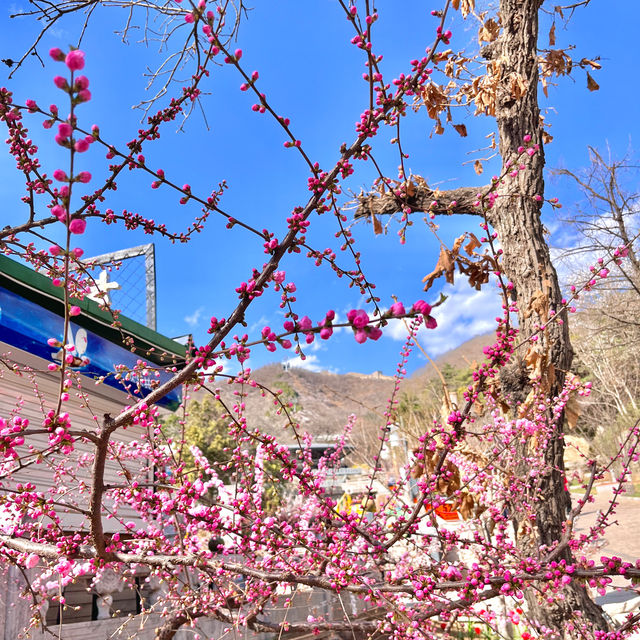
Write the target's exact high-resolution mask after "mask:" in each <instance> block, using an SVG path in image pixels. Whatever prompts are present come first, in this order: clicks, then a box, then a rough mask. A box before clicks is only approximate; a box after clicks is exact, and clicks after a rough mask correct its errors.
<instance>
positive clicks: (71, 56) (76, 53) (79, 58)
mask: <svg viewBox="0 0 640 640" xmlns="http://www.w3.org/2000/svg"><path fill="white" fill-rule="evenodd" d="M64 62H65V64H66V65H67V67H68V68H69V71H80V69H84V52H83V51H80V49H74V50H73V51H69V53H67V57H66V58H65V59H64Z"/></svg>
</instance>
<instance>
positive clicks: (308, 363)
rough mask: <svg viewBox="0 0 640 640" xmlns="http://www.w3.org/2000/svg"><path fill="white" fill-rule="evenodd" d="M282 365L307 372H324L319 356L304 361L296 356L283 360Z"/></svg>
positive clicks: (309, 357) (306, 358)
mask: <svg viewBox="0 0 640 640" xmlns="http://www.w3.org/2000/svg"><path fill="white" fill-rule="evenodd" d="M282 364H283V365H288V366H289V367H295V368H298V369H306V370H307V371H322V367H321V366H320V364H319V362H318V356H314V355H311V356H306V357H305V359H304V360H303V359H302V356H296V357H295V358H289V359H288V360H283V362H282Z"/></svg>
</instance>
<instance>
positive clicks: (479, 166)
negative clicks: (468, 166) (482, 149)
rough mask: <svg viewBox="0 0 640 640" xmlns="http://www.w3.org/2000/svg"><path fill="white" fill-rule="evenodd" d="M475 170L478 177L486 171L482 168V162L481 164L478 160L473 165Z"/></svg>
mask: <svg viewBox="0 0 640 640" xmlns="http://www.w3.org/2000/svg"><path fill="white" fill-rule="evenodd" d="M473 170H474V171H475V172H476V173H477V174H478V175H480V174H481V173H482V172H483V171H484V168H483V166H482V162H480V160H476V161H475V162H474V163H473Z"/></svg>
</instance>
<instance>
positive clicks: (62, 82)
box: [53, 76, 69, 89]
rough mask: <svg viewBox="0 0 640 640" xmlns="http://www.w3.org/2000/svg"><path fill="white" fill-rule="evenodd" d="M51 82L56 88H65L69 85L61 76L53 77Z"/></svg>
mask: <svg viewBox="0 0 640 640" xmlns="http://www.w3.org/2000/svg"><path fill="white" fill-rule="evenodd" d="M53 84H55V85H56V87H58V89H66V88H67V87H68V86H69V85H68V84H67V79H66V78H63V77H62V76H56V77H55V78H54V79H53Z"/></svg>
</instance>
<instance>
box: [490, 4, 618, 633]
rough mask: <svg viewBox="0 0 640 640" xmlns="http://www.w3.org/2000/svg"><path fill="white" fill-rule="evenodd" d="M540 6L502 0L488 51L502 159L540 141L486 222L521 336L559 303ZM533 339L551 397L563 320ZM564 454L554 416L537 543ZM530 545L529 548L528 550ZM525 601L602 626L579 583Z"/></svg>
mask: <svg viewBox="0 0 640 640" xmlns="http://www.w3.org/2000/svg"><path fill="white" fill-rule="evenodd" d="M540 5H541V1H540V0H501V2H500V15H501V19H502V28H503V30H502V34H501V36H500V38H499V40H498V41H497V42H496V43H495V45H496V46H495V47H493V49H492V51H491V57H492V58H493V59H496V60H498V61H499V63H500V65H501V79H500V86H499V89H498V96H497V104H496V120H497V125H498V132H499V141H500V154H501V156H502V159H503V163H506V162H507V161H509V159H511V160H512V161H513V160H514V159H515V158H516V157H517V156H518V151H517V149H518V147H520V146H521V145H523V138H524V136H525V135H527V134H528V135H531V136H532V139H533V141H534V142H536V143H538V144H539V145H540V151H539V152H538V153H537V154H535V155H534V156H533V157H532V158H531V159H530V160H528V162H527V163H526V164H527V169H526V170H524V171H520V172H519V173H518V176H517V177H516V178H509V179H508V180H507V181H506V184H505V186H504V188H503V190H502V192H501V194H500V195H501V196H502V197H499V198H498V199H497V200H496V201H495V204H494V207H493V209H492V210H491V212H490V222H491V224H492V226H493V227H494V229H495V230H496V231H497V233H498V238H499V241H500V243H501V248H502V249H503V252H504V253H503V257H502V269H503V271H504V273H505V275H506V277H507V278H509V280H510V281H511V282H512V283H513V285H514V289H513V299H514V300H515V301H516V302H517V305H518V321H519V326H520V332H521V335H522V336H523V337H528V336H531V335H533V334H534V333H535V331H536V330H537V329H538V326H539V325H540V324H546V322H547V320H548V318H547V317H546V315H547V312H548V310H553V311H555V310H556V309H557V308H559V307H560V306H561V302H560V301H561V298H562V296H561V293H560V288H559V285H558V277H557V274H556V271H555V269H554V267H553V265H552V263H551V258H550V255H549V247H548V245H547V243H546V241H545V238H544V233H543V226H542V223H541V220H540V209H541V204H542V201H541V200H539V199H536V198H535V196H537V195H539V196H542V195H543V193H544V179H543V169H544V150H543V147H542V139H541V127H540V110H539V107H538V96H537V93H538V92H537V89H538V61H537V40H538V11H539V9H540ZM520 80H522V81H523V82H524V85H525V87H526V89H525V91H524V95H522V96H521V97H520V98H519V99H516V97H514V95H513V86H514V83H517V84H518V85H519V86H522V85H520ZM503 169H505V166H504V165H503ZM514 182H515V184H514ZM536 345H537V347H536V348H538V349H539V350H540V353H542V354H544V353H548V356H549V362H550V364H551V365H552V369H551V375H550V381H551V389H550V392H549V395H550V397H554V396H556V395H557V394H558V392H559V391H560V390H561V389H562V385H563V383H564V378H565V374H564V372H565V371H568V370H569V367H570V366H571V361H572V358H573V350H572V348H571V343H570V341H569V331H568V325H567V323H566V318H565V322H564V323H563V324H559V323H558V322H552V323H550V324H549V326H548V329H547V330H546V331H545V332H544V333H543V334H541V335H540V338H539V341H538V342H537V343H536ZM525 348H526V347H525ZM519 355H520V356H523V355H524V354H519ZM514 367H516V368H517V367H518V365H517V364H515V365H512V369H511V375H510V376H509V378H510V380H509V382H510V385H509V389H510V391H511V396H512V400H513V401H514V402H513V404H512V407H513V409H514V411H515V410H517V407H516V406H514V405H515V404H516V403H517V402H518V401H522V399H523V397H524V396H526V395H527V389H526V386H527V382H528V380H527V376H525V375H521V373H518V372H517V371H515V372H514ZM520 371H522V367H521V366H520ZM514 373H515V375H514ZM554 373H555V375H553V374H554ZM507 374H509V372H507ZM518 387H520V388H518ZM563 453H564V442H563V433H562V418H561V419H560V423H559V424H558V425H557V428H556V431H555V433H554V435H553V436H552V439H551V442H550V445H549V446H548V447H547V448H546V449H545V450H544V452H543V453H542V455H544V457H545V460H544V461H545V463H546V467H547V469H549V472H548V473H547V475H546V476H545V477H544V478H542V482H541V484H537V486H536V487H535V488H533V487H532V488H531V489H532V491H534V490H535V491H537V496H538V497H537V498H536V522H535V527H534V529H535V534H536V535H535V536H534V537H535V538H537V540H536V541H535V547H536V549H537V547H538V545H552V544H553V543H554V542H556V541H558V540H560V538H561V535H562V526H563V523H564V521H565V517H566V509H567V507H568V506H569V505H570V498H569V494H568V492H567V491H566V490H565V488H564V461H563ZM520 471H524V469H523V470H520ZM539 482H540V480H539V479H538V483H539ZM519 544H521V545H522V546H523V551H525V552H527V553H528V552H529V549H527V548H526V547H527V545H531V541H530V539H529V538H526V539H524V537H523V539H521V540H519ZM531 551H532V552H533V548H532V549H531ZM560 557H564V558H565V559H566V560H568V561H569V560H570V558H571V553H570V550H569V549H568V548H567V549H566V551H565V552H564V554H563V555H561V556H560ZM528 600H529V606H530V609H531V618H532V619H534V620H537V621H538V622H539V623H541V624H543V625H545V626H546V627H549V628H551V629H555V630H557V631H558V632H559V633H561V634H563V635H564V623H565V622H567V621H568V620H569V619H570V618H572V617H573V615H572V614H573V612H574V611H576V610H579V611H582V612H583V617H584V618H586V620H589V621H590V622H591V623H592V624H593V625H595V626H596V627H597V628H600V629H606V628H607V623H606V621H605V619H604V617H603V615H602V611H601V609H600V607H598V606H597V605H596V604H595V603H594V602H593V601H592V600H591V598H590V597H589V595H588V593H587V592H586V590H585V589H584V588H583V587H581V586H578V585H573V584H572V585H570V586H569V587H568V588H567V589H566V590H565V599H564V600H559V599H557V598H556V600H555V601H554V603H553V604H552V605H551V604H548V603H547V602H546V601H543V602H538V601H537V599H536V597H535V594H534V593H533V592H531V597H530V598H529V599H528ZM586 620H585V621H586Z"/></svg>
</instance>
